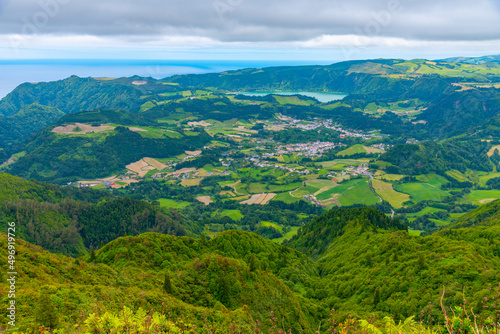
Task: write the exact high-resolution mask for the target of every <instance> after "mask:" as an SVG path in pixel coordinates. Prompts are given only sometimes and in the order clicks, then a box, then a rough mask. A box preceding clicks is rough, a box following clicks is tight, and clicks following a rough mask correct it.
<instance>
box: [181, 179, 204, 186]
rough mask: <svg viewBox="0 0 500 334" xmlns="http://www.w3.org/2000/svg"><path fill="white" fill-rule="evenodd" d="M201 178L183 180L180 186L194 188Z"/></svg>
mask: <svg viewBox="0 0 500 334" xmlns="http://www.w3.org/2000/svg"><path fill="white" fill-rule="evenodd" d="M201 180H203V179H202V178H199V179H184V180H182V181H181V185H182V186H184V187H194V186H199V185H200V182H201Z"/></svg>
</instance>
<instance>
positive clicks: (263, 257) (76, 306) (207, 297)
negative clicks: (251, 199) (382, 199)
mask: <svg viewBox="0 0 500 334" xmlns="http://www.w3.org/2000/svg"><path fill="white" fill-rule="evenodd" d="M475 229H476V228H468V229H464V230H458V232H459V234H470V235H474V233H475V231H476V230H475ZM319 231H322V232H323V233H318V232H319ZM325 231H328V232H325ZM483 232H484V233H488V232H487V231H483ZM484 233H483V234H484ZM455 235H456V233H455ZM1 238H5V236H1ZM478 238H479V237H478ZM306 244H307V245H309V248H308V253H311V254H316V255H315V257H316V258H317V260H314V261H313V260H311V259H310V258H308V257H307V256H306V255H304V254H302V253H300V252H299V251H297V250H294V249H292V248H288V247H285V246H280V245H277V244H276V243H273V242H271V241H269V240H266V239H264V238H262V237H260V236H257V235H255V234H253V233H248V232H241V231H227V232H224V233H222V234H220V235H218V236H216V237H214V238H212V239H211V240H206V239H204V238H202V239H192V238H189V237H174V236H167V235H162V234H157V233H146V234H141V235H138V236H127V237H120V238H118V239H116V240H114V241H112V242H110V243H108V244H106V245H103V246H102V247H101V248H100V249H99V250H96V251H93V252H92V253H91V254H89V255H86V256H85V257H84V258H79V259H76V260H75V259H72V258H67V257H64V256H61V255H54V254H50V253H48V252H46V251H43V250H41V249H40V248H39V247H36V246H34V245H30V244H28V243H26V242H24V241H19V243H18V247H19V249H18V253H19V254H20V255H19V256H18V260H17V261H18V271H19V273H20V275H19V281H18V286H19V287H20V288H19V289H20V290H19V296H18V299H17V300H18V301H19V303H20V305H22V306H21V308H20V309H19V315H20V317H19V318H20V319H22V322H21V323H20V324H21V329H28V328H31V327H32V326H34V325H35V324H38V325H41V324H45V325H46V326H52V327H56V328H60V329H65V331H71V330H73V329H74V328H75V327H74V326H75V325H76V326H79V327H80V328H84V327H85V328H94V327H92V326H97V324H98V323H99V321H103V320H104V319H105V318H106V317H110V316H111V315H112V314H113V317H115V318H116V319H122V320H119V322H118V323H120V321H123V318H122V317H123V316H124V313H121V312H119V311H120V310H123V307H126V308H127V309H129V310H130V311H127V312H132V314H134V313H135V314H137V316H141V314H142V313H141V312H143V311H141V310H145V309H147V310H153V311H154V312H159V313H162V314H170V316H169V318H168V319H169V321H171V322H172V323H171V325H172V326H174V325H175V326H181V319H182V323H184V325H186V324H187V325H188V326H189V327H191V326H192V325H196V326H197V327H199V328H201V327H203V326H210V328H213V330H214V331H215V332H224V328H226V329H227V328H228V327H229V326H230V324H231V323H233V325H232V326H233V329H235V330H241V331H242V332H243V333H250V332H253V330H254V326H255V324H256V322H257V321H258V322H259V323H260V328H261V329H263V330H266V329H267V328H269V327H271V325H272V323H271V322H270V321H269V320H268V317H269V315H270V314H271V311H274V316H275V317H276V319H277V322H278V326H280V327H281V326H283V327H285V328H287V329H288V328H290V329H292V331H293V333H297V332H300V331H302V330H305V331H311V330H312V328H316V326H317V324H318V323H319V322H320V321H322V322H327V318H328V317H329V311H328V310H330V309H331V308H335V309H336V313H335V317H336V318H337V321H339V320H342V319H345V317H346V316H347V315H348V314H351V315H354V316H362V317H368V316H369V315H371V314H372V313H374V314H375V315H376V319H381V318H382V317H383V316H385V315H391V316H393V317H395V318H396V320H398V319H405V318H407V317H409V316H413V315H418V314H420V311H422V310H424V311H425V312H426V313H428V314H429V319H430V317H432V318H433V319H434V320H431V323H430V324H436V322H439V321H441V320H439V319H440V317H441V316H440V314H441V313H440V310H439V307H438V304H439V298H440V289H441V287H442V286H445V287H446V289H447V294H446V298H445V300H444V302H445V304H446V305H459V304H460V303H461V302H462V291H463V288H464V287H465V291H466V294H467V298H468V300H469V301H468V303H470V305H472V307H473V308H474V310H475V312H477V313H478V314H479V313H481V312H486V313H485V314H484V316H487V314H488V311H484V310H483V309H482V306H481V300H483V298H484V297H488V296H490V294H491V293H492V292H490V291H488V290H486V289H485V288H486V287H494V286H495V285H496V283H497V281H498V279H499V277H498V272H499V269H500V260H499V259H498V257H497V255H495V254H496V253H492V250H493V248H492V245H488V244H484V243H482V242H480V240H479V239H477V240H476V241H473V240H472V241H471V240H469V241H467V242H465V241H463V240H460V239H459V238H457V237H456V236H453V235H451V234H450V233H440V234H437V235H432V236H429V237H415V236H410V235H409V234H408V232H407V231H405V228H404V227H403V226H402V225H399V223H398V222H397V221H391V220H390V219H388V218H387V217H386V216H385V215H383V214H381V213H378V212H377V211H375V210H373V209H369V208H358V209H338V210H334V211H331V212H328V213H327V214H324V215H322V216H320V217H318V218H317V219H315V220H313V221H312V222H310V223H308V224H306V225H305V226H304V227H303V228H302V229H301V230H300V231H299V233H298V235H297V236H296V237H295V238H294V239H293V240H292V241H291V242H290V243H289V246H292V247H298V248H299V249H303V246H301V245H306ZM2 252H5V251H4V250H3V251H2ZM2 258H5V257H2ZM2 261H3V260H2ZM42 268H44V270H42ZM2 284H3V283H2ZM40 287H41V288H40ZM41 300H44V301H45V302H44V303H45V304H44V308H41V307H40V306H35V304H36V303H37V302H36V301H41ZM429 302H431V303H432V304H430V305H431V306H429ZM38 304H39V303H38ZM33 308H35V309H36V312H35V313H33V312H32V309H33ZM96 312H98V314H100V315H101V317H104V318H102V319H98V318H97V319H94V318H95V317H96ZM92 314H93V315H92ZM104 314H107V315H106V316H104ZM203 314H205V315H203ZM81 316H83V318H80V317H81ZM205 317H206V318H207V320H206V321H207V323H206V324H205V325H203V323H204V318H205ZM78 319H80V320H78ZM91 319H94V320H91ZM426 321H427V320H426ZM217 328H218V330H217Z"/></svg>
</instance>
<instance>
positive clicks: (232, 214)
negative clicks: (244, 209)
mask: <svg viewBox="0 0 500 334" xmlns="http://www.w3.org/2000/svg"><path fill="white" fill-rule="evenodd" d="M219 215H220V216H221V217H229V218H231V219H232V220H234V221H238V220H241V218H243V215H242V214H241V211H240V210H223V211H222V212H219V211H215V212H214V213H212V216H219Z"/></svg>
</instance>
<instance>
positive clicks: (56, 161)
mask: <svg viewBox="0 0 500 334" xmlns="http://www.w3.org/2000/svg"><path fill="white" fill-rule="evenodd" d="M84 120H87V121H90V122H92V123H91V124H89V125H92V124H93V122H97V123H98V124H96V125H100V124H101V123H100V121H107V120H115V121H119V120H123V123H125V124H128V125H139V124H148V123H147V122H146V121H144V120H142V119H141V118H140V117H135V116H134V115H133V114H130V113H128V112H117V111H109V112H99V111H93V112H83V113H79V114H74V115H73V114H71V115H68V116H66V117H63V118H62V119H61V120H60V121H58V123H57V124H55V125H64V124H67V123H70V124H74V123H73V122H79V121H84ZM141 122H142V123H141ZM53 128H54V127H50V128H46V129H44V130H42V131H40V132H39V133H37V134H36V135H35V136H33V137H32V140H30V141H28V142H27V143H25V144H24V145H22V146H21V147H22V148H21V150H22V151H24V152H25V153H26V154H25V155H24V156H22V157H21V158H19V159H18V160H17V161H16V162H15V163H13V164H11V165H9V166H8V172H9V173H12V174H15V175H19V176H22V177H24V178H34V179H38V180H42V181H51V182H57V183H65V182H69V181H76V180H78V179H89V178H97V177H108V176H110V175H111V174H112V173H117V172H119V171H122V170H124V169H125V166H126V165H128V164H130V163H133V162H136V161H138V160H141V159H142V158H144V157H151V158H167V157H171V156H175V155H178V154H181V153H184V151H186V150H192V151H194V150H196V149H199V148H201V147H203V146H204V145H206V144H207V143H208V142H210V141H211V137H210V136H209V135H208V134H207V133H206V132H204V131H203V130H202V129H195V130H194V131H195V132H192V133H190V134H189V135H179V136H180V137H181V138H170V137H164V136H160V138H146V137H144V136H142V135H141V134H140V133H138V131H137V130H136V131H133V130H134V129H133V130H130V129H129V128H128V127H123V126H119V125H118V126H117V127H116V128H114V129H111V130H108V131H102V132H96V133H93V132H91V133H81V134H80V133H79V132H72V133H70V134H64V133H63V134H61V133H55V132H53V131H52V130H53ZM159 132H160V133H162V131H161V130H159Z"/></svg>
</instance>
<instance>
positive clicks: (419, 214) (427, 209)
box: [406, 206, 444, 217]
mask: <svg viewBox="0 0 500 334" xmlns="http://www.w3.org/2000/svg"><path fill="white" fill-rule="evenodd" d="M439 211H444V210H443V209H438V208H433V207H430V206H428V207H425V208H424V209H422V210H420V211H419V212H416V213H408V214H406V215H407V216H408V217H422V216H424V215H426V214H429V213H436V212H439Z"/></svg>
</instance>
